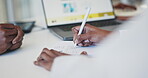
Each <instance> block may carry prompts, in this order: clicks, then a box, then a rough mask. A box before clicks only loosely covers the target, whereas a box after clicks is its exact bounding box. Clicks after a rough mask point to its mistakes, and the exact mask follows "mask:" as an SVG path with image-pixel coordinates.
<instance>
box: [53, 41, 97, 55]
mask: <svg viewBox="0 0 148 78" xmlns="http://www.w3.org/2000/svg"><path fill="white" fill-rule="evenodd" d="M95 47H96V46H90V47H79V46H74V43H73V42H72V41H63V42H60V43H57V44H55V45H54V47H53V49H54V50H57V51H60V52H63V53H67V54H72V55H79V54H81V52H82V51H86V52H87V54H88V55H92V54H93V53H94V52H92V49H94V48H95Z"/></svg>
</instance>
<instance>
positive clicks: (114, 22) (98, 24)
mask: <svg viewBox="0 0 148 78" xmlns="http://www.w3.org/2000/svg"><path fill="white" fill-rule="evenodd" d="M89 24H91V25H93V26H96V27H103V26H111V25H120V24H121V22H119V21H117V20H107V21H100V22H92V23H89ZM75 26H78V24H76V25H75V24H74V25H70V26H61V27H60V29H62V30H63V31H71V29H72V27H75ZM79 26H80V25H79Z"/></svg>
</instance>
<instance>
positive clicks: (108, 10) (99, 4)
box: [42, 0, 115, 26]
mask: <svg viewBox="0 0 148 78" xmlns="http://www.w3.org/2000/svg"><path fill="white" fill-rule="evenodd" d="M42 2H43V7H44V13H45V19H46V22H47V25H48V26H57V25H64V24H73V23H80V22H82V21H83V19H84V16H85V13H86V9H87V7H90V8H91V11H90V14H89V16H88V19H87V21H98V20H106V19H114V18H115V15H114V12H113V7H112V3H111V0H42Z"/></svg>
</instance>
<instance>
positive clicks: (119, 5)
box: [113, 3, 137, 10]
mask: <svg viewBox="0 0 148 78" xmlns="http://www.w3.org/2000/svg"><path fill="white" fill-rule="evenodd" d="M113 7H114V8H115V9H122V10H123V9H130V10H137V8H136V7H135V6H132V5H127V4H123V3H118V4H117V5H114V6H113Z"/></svg>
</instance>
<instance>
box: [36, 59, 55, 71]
mask: <svg viewBox="0 0 148 78" xmlns="http://www.w3.org/2000/svg"><path fill="white" fill-rule="evenodd" d="M34 64H35V65H37V66H41V67H43V68H45V69H46V70H48V71H50V69H51V66H52V64H50V63H47V62H46V61H44V60H39V61H34Z"/></svg>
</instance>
